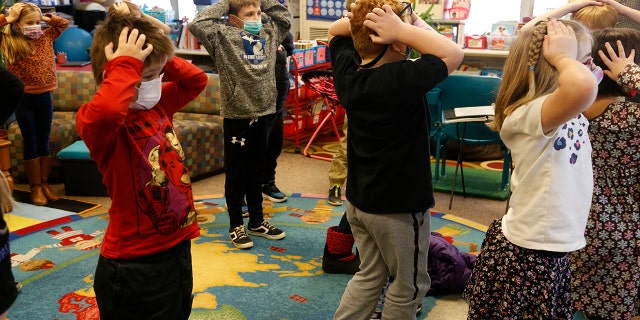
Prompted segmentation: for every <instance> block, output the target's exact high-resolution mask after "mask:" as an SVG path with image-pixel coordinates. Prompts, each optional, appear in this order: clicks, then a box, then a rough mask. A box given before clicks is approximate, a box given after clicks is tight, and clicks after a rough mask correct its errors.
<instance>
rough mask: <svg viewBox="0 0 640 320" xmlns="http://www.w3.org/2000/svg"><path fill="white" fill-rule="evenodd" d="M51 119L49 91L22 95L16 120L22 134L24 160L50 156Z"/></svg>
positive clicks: (51, 110)
mask: <svg viewBox="0 0 640 320" xmlns="http://www.w3.org/2000/svg"><path fill="white" fill-rule="evenodd" d="M52 117H53V102H52V100H51V92H50V91H47V92H44V93H39V94H30V93H25V94H24V97H23V99H22V103H21V104H20V106H19V107H18V108H17V109H16V120H17V121H18V126H19V127H20V132H22V140H23V145H24V158H23V159H24V160H31V159H35V158H37V157H40V156H48V155H50V154H51V151H50V150H49V135H50V134H51V119H52Z"/></svg>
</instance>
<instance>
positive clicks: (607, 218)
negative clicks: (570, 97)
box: [571, 28, 640, 320]
mask: <svg viewBox="0 0 640 320" xmlns="http://www.w3.org/2000/svg"><path fill="white" fill-rule="evenodd" d="M594 38H595V43H596V44H595V46H594V50H593V58H594V63H595V64H596V65H599V66H602V67H603V68H605V71H604V72H605V74H606V75H607V77H606V78H605V79H604V80H603V81H602V82H601V83H600V85H599V88H598V97H597V99H596V102H595V103H594V104H593V105H592V106H591V107H590V108H589V109H588V110H587V111H585V113H584V114H585V116H586V117H587V118H588V119H589V122H590V127H589V136H590V138H591V143H592V147H593V153H592V159H593V177H594V181H593V182H594V190H593V191H594V194H593V200H592V204H591V213H590V216H589V221H588V224H587V229H586V231H585V237H586V239H587V246H586V247H584V248H583V249H582V250H580V251H577V252H574V253H573V254H572V255H571V271H572V276H573V278H572V298H573V305H574V308H575V309H576V310H581V311H583V312H584V313H585V315H586V316H587V317H588V318H589V319H590V320H591V319H631V318H632V317H633V316H636V315H638V312H637V308H638V304H637V302H638V287H639V286H640V264H639V259H640V179H639V178H640V143H639V141H640V140H639V139H640V103H636V102H630V101H625V97H627V96H630V95H633V94H635V92H637V90H638V89H640V67H639V66H638V65H637V63H638V62H639V61H640V56H639V54H640V32H639V31H637V30H633V29H627V28H619V29H604V30H601V31H596V32H595V33H594ZM612 45H613V46H617V48H618V54H616V53H615V51H614V49H613V47H612ZM625 51H626V52H630V53H629V55H628V56H627V55H625ZM605 52H606V54H605Z"/></svg>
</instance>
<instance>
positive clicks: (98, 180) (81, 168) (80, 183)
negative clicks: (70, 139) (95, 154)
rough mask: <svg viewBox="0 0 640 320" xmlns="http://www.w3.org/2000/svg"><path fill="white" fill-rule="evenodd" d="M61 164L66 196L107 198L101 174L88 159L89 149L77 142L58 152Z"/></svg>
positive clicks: (80, 141)
mask: <svg viewBox="0 0 640 320" xmlns="http://www.w3.org/2000/svg"><path fill="white" fill-rule="evenodd" d="M57 156H58V158H59V159H60V162H61V163H62V179H63V181H64V190H65V194H66V195H68V196H95V197H107V196H108V194H107V189H106V188H105V186H104V185H103V184H102V174H101V173H100V171H98V166H97V165H96V163H95V161H93V160H91V158H89V149H88V148H87V146H86V145H85V144H84V141H82V140H79V141H76V142H74V143H73V144H71V145H70V146H68V147H66V148H64V149H62V150H60V151H59V152H58V155H57Z"/></svg>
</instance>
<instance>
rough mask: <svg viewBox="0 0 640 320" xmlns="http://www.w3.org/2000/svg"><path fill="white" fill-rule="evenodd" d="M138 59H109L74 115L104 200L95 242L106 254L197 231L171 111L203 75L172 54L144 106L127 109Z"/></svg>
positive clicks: (142, 252)
mask: <svg viewBox="0 0 640 320" xmlns="http://www.w3.org/2000/svg"><path fill="white" fill-rule="evenodd" d="M143 67H144V66H143V63H142V62H141V61H140V60H137V59H135V58H132V57H118V58H115V59H113V60H111V61H109V62H108V63H107V64H106V65H105V78H104V82H103V83H102V85H101V86H100V89H99V90H98V91H97V92H96V95H95V96H94V97H93V100H91V101H90V102H89V103H86V104H84V105H82V107H80V109H79V110H78V115H77V118H76V125H77V127H78V132H79V134H80V137H82V139H83V140H84V142H85V143H86V145H87V147H88V148H89V152H90V156H91V158H92V159H93V160H95V161H96V163H97V164H98V169H99V170H100V172H101V173H102V175H103V176H104V178H103V183H104V185H105V186H106V188H107V191H108V192H109V196H110V197H111V200H112V204H111V208H110V209H109V217H110V220H109V226H108V227H107V232H106V234H105V237H104V240H103V242H102V249H101V254H102V255H103V256H105V257H106V258H110V259H130V258H136V257H142V256H147V255H151V254H154V253H158V252H161V251H164V250H167V249H169V248H172V247H173V246H175V245H176V244H178V243H179V242H181V241H184V240H189V239H193V238H195V237H197V236H199V235H200V229H199V227H198V224H197V222H196V212H195V209H194V205H193V194H192V190H191V180H190V179H189V173H188V172H187V169H186V167H185V166H184V163H183V161H184V152H183V150H182V147H181V146H180V142H179V141H178V140H177V139H176V135H175V133H174V131H173V122H172V118H173V114H174V113H175V112H176V111H178V110H179V109H180V108H182V107H183V106H185V105H186V104H187V103H188V102H189V101H191V100H193V99H194V98H195V97H196V96H197V95H198V94H200V92H202V90H203V89H204V88H205V86H206V85H207V81H208V77H207V75H206V74H205V73H204V72H202V70H200V69H199V68H197V67H195V66H193V65H192V64H190V63H188V62H187V61H185V60H183V59H181V58H177V57H174V58H172V59H170V60H169V61H168V62H167V64H166V65H165V67H164V70H163V72H164V77H163V78H162V81H163V84H162V98H161V99H160V101H159V102H158V104H157V105H156V106H155V107H154V108H153V109H151V110H135V109H130V108H129V104H130V103H131V100H132V98H133V96H134V94H135V84H136V82H138V81H140V79H141V72H142V69H143Z"/></svg>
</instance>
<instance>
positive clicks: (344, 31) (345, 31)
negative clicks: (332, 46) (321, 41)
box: [328, 18, 351, 41]
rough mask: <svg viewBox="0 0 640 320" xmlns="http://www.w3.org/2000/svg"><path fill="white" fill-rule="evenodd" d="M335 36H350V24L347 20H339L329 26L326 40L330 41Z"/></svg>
mask: <svg viewBox="0 0 640 320" xmlns="http://www.w3.org/2000/svg"><path fill="white" fill-rule="evenodd" d="M335 36H345V37H350V36H351V22H349V18H340V19H338V20H336V21H334V22H333V23H332V24H331V26H329V35H328V37H329V38H328V40H329V41H331V38H333V37H335Z"/></svg>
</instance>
